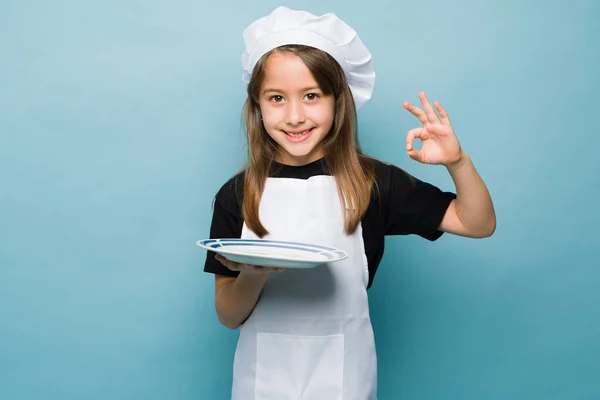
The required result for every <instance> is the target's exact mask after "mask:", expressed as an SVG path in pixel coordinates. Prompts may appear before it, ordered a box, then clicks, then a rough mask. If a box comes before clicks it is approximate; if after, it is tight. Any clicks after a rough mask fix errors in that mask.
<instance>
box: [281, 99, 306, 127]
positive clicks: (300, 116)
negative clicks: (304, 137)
mask: <svg viewBox="0 0 600 400" xmlns="http://www.w3.org/2000/svg"><path fill="white" fill-rule="evenodd" d="M305 120H306V117H305V115H304V106H303V104H302V102H300V101H289V102H288V104H287V108H286V115H285V122H286V123H288V124H290V125H299V124H301V123H303V122H304V121H305Z"/></svg>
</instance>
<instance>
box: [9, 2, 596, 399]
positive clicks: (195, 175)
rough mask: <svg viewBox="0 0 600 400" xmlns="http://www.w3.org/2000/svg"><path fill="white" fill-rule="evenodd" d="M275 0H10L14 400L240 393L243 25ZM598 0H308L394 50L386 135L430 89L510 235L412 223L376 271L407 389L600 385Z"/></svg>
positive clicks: (376, 102)
mask: <svg viewBox="0 0 600 400" xmlns="http://www.w3.org/2000/svg"><path fill="white" fill-rule="evenodd" d="M280 4H281V3H279V2H275V1H270V0H259V1H255V2H249V1H237V2H232V1H218V2H215V1H210V2H208V1H200V2H198V1H189V0H170V1H167V0H154V1H141V0H138V1H132V0H118V1H117V0H110V1H103V2H81V1H74V0H56V1H53V2H47V1H39V0H38V1H28V2H17V1H15V0H13V1H10V0H3V1H0V399H2V400H24V399H28V400H29V399H31V400H34V399H35V400H37V399H67V400H75V399H88V400H92V399H111V400H116V399H144V400H154V399H181V400H187V399H190V400H191V399H204V398H206V399H213V400H224V399H227V398H229V393H230V392H229V390H230V384H231V366H232V361H233V358H232V357H233V353H234V347H235V341H236V338H237V332H236V331H231V330H228V329H226V328H224V327H223V326H221V325H219V323H218V321H217V319H216V316H215V312H214V306H213V277H212V276H211V275H208V274H205V273H203V272H202V267H203V262H204V258H205V256H206V253H205V251H203V250H202V249H200V248H199V247H197V246H196V245H195V242H196V241H197V240H199V239H202V238H205V237H207V235H208V228H209V223H210V217H211V201H212V197H213V195H214V194H215V192H216V191H217V190H218V188H219V187H220V186H221V184H222V183H223V182H224V181H225V180H226V179H227V178H229V177H230V176H231V175H232V174H234V173H235V172H236V171H237V170H238V169H239V168H240V167H241V166H242V165H243V162H244V147H245V144H244V140H243V136H242V132H241V119H240V112H241V106H242V103H243V101H244V95H245V92H244V90H245V88H244V85H243V83H242V81H241V72H242V71H241V65H240V54H241V51H242V48H243V47H242V46H243V42H242V37H241V33H242V30H243V29H244V27H245V26H246V25H247V24H248V23H250V22H251V21H252V20H254V19H255V18H258V17H260V16H262V15H265V14H267V13H268V12H270V11H271V10H272V9H273V8H275V7H276V6H278V5H280ZM599 4H600V3H598V2H597V1H595V0H574V1H570V2H564V1H557V0H551V1H542V0H519V1H516V0H506V1H502V2H500V1H496V2H481V1H477V0H464V1H459V2H448V1H443V0H429V1H421V2H408V1H389V0H387V1H386V0H371V1H369V2H366V3H365V2H347V1H343V0H338V1H329V2H321V1H317V0H312V1H302V2H301V1H290V2H287V3H284V5H287V6H291V7H295V8H305V9H308V10H310V11H311V12H313V13H317V14H319V13H324V12H328V11H332V12H335V13H337V14H338V15H339V16H340V17H341V18H342V19H344V20H345V21H346V22H348V23H349V24H350V25H352V26H353V27H354V28H355V29H356V30H357V31H358V32H359V34H360V37H361V38H362V40H363V41H364V42H365V44H366V45H367V46H368V47H369V49H370V50H371V52H372V53H373V56H374V60H375V65H376V72H377V83H376V87H375V91H374V95H373V98H372V100H371V101H370V102H369V103H367V105H366V106H365V107H364V108H363V109H361V110H360V112H359V118H360V139H361V141H362V144H363V147H364V149H365V150H366V151H367V152H368V153H369V154H371V155H373V156H376V157H378V158H381V159H385V160H387V161H389V162H392V163H395V164H397V165H399V166H401V167H402V168H405V169H406V170H408V171H409V172H410V173H412V174H414V175H416V176H418V177H419V178H421V179H424V180H426V181H429V182H431V183H433V184H436V185H438V186H440V187H441V188H443V189H446V190H453V189H454V187H453V185H452V181H451V180H450V177H449V175H448V174H447V172H446V170H445V169H444V168H443V167H440V166H425V165H420V164H418V163H416V162H414V161H412V160H410V159H409V158H408V157H407V156H406V154H405V152H404V138H405V135H406V132H407V131H408V130H409V129H411V128H413V127H416V126H418V124H417V122H418V121H417V120H416V119H415V118H414V116H412V115H411V114H409V113H408V112H407V111H406V110H404V109H403V108H402V106H401V104H402V101H404V100H407V101H410V102H417V101H418V99H417V93H418V91H419V90H424V91H425V92H426V93H427V94H428V95H429V96H430V98H431V99H432V100H439V101H440V102H441V103H442V104H443V105H444V106H445V107H446V109H447V110H448V112H449V113H450V117H451V119H452V122H453V125H454V128H455V130H456V132H457V135H458V137H459V140H460V141H461V143H462V145H463V147H464V149H465V150H466V151H467V152H468V153H469V154H470V155H471V157H472V159H473V162H474V163H475V165H476V167H477V168H478V170H479V172H480V173H481V175H482V176H483V178H484V180H485V181H486V183H487V184H488V187H489V189H490V191H491V193H492V196H493V199H494V203H495V206H496V211H497V217H498V229H497V231H496V234H495V235H494V236H493V237H492V238H489V239H484V240H473V239H465V238H460V237H453V236H450V235H445V236H444V237H443V238H442V239H440V240H439V241H437V242H435V243H429V242H426V241H425V240H423V239H420V238H418V237H393V238H389V239H388V240H387V252H386V254H385V257H384V259H383V262H382V264H381V266H380V270H379V272H378V274H377V276H376V279H375V283H374V286H373V288H372V289H371V290H370V299H371V300H370V301H371V310H372V315H373V324H374V329H375V333H376V340H377V347H378V350H379V369H380V381H379V385H380V394H379V398H380V399H382V400H387V399H427V400H429V399H461V400H471V399H472V400H479V399H527V400H535V399H569V400H572V399H598V398H600V384H599V383H598V376H599V374H600V367H599V364H598V362H599V360H600V312H599V307H600V290H599V286H600V270H599V267H600V265H599V264H600V252H599V247H600V241H599V237H598V233H597V228H598V226H599V225H600V211H599V209H598V208H599V207H598V200H597V198H598V196H599V195H600V180H599V178H598V176H597V175H596V174H597V173H598V172H599V167H600V162H599V159H598V155H597V149H598V143H599V137H600V131H599V129H598V121H597V120H596V118H597V116H598V111H597V107H598V104H597V103H598V102H597V100H596V96H597V95H598V93H599V92H600V84H599V83H600V82H599V74H598V63H599V62H600V47H599V46H598V40H599V39H600V28H599V25H598V22H597V21H598V19H599V18H600V5H599Z"/></svg>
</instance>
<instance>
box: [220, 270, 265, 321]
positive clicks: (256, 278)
mask: <svg viewBox="0 0 600 400" xmlns="http://www.w3.org/2000/svg"><path fill="white" fill-rule="evenodd" d="M266 280H267V275H266V274H264V275H263V274H260V275H259V274H253V273H245V272H241V273H240V274H239V276H238V277H237V278H235V279H233V280H230V281H228V282H227V283H225V284H224V285H223V286H221V287H220V288H219V290H218V291H217V293H216V296H215V305H216V309H217V316H218V318H219V321H220V322H221V323H222V324H223V325H225V326H227V327H228V328H231V329H235V328H237V327H239V326H240V325H241V324H242V322H244V321H245V320H246V318H248V316H249V315H250V313H252V310H254V306H255V305H256V303H257V302H258V298H259V296H260V292H261V291H262V289H263V287H264V285H265V282H266Z"/></svg>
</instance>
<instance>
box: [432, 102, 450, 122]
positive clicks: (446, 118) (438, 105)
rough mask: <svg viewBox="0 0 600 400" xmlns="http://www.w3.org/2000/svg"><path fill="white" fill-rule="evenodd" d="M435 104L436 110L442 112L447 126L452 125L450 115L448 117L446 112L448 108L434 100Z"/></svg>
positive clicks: (441, 114) (441, 116) (443, 120)
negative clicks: (445, 108)
mask: <svg viewBox="0 0 600 400" xmlns="http://www.w3.org/2000/svg"><path fill="white" fill-rule="evenodd" d="M433 104H434V105H435V108H436V110H437V111H438V113H439V114H440V118H441V120H442V124H444V125H446V126H451V125H450V117H448V113H447V112H446V110H444V107H442V105H441V104H440V103H439V102H438V101H436V102H434V103H433Z"/></svg>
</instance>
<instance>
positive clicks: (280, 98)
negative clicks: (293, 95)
mask: <svg viewBox="0 0 600 400" xmlns="http://www.w3.org/2000/svg"><path fill="white" fill-rule="evenodd" d="M269 100H270V101H272V102H274V103H281V102H282V101H283V96H279V95H275V96H271V97H270V98H269Z"/></svg>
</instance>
